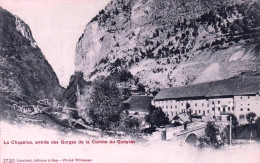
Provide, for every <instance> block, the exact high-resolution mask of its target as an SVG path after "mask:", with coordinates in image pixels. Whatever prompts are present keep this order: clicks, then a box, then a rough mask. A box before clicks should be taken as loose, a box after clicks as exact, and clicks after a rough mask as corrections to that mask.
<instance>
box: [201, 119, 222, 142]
mask: <svg viewBox="0 0 260 163" xmlns="http://www.w3.org/2000/svg"><path fill="white" fill-rule="evenodd" d="M205 135H206V137H208V138H209V143H210V144H211V145H212V146H214V147H219V146H220V145H222V142H221V139H219V129H218V128H217V126H216V125H215V123H214V122H208V123H207V126H206V128H205Z"/></svg>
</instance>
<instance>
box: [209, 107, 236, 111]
mask: <svg viewBox="0 0 260 163" xmlns="http://www.w3.org/2000/svg"><path fill="white" fill-rule="evenodd" d="M217 109H218V111H221V107H218V108H217ZM234 110H235V108H234V106H233V107H232V111H234ZM212 111H215V108H212ZM222 111H223V112H226V111H231V107H227V110H226V107H223V109H222Z"/></svg>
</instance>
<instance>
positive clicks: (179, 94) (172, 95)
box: [154, 82, 212, 100]
mask: <svg viewBox="0 0 260 163" xmlns="http://www.w3.org/2000/svg"><path fill="white" fill-rule="evenodd" d="M211 84H212V82H208V83H201V84H196V85H188V86H182V87H172V88H166V89H163V90H161V91H160V92H159V93H158V94H157V95H156V96H155V97H154V100H162V99H177V98H187V97H204V96H206V95H207V93H208V91H209V88H210V85H211Z"/></svg>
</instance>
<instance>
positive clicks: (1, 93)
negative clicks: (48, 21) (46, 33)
mask: <svg viewBox="0 0 260 163" xmlns="http://www.w3.org/2000/svg"><path fill="white" fill-rule="evenodd" d="M0 63H1V64H0V74H1V77H0V111H1V113H0V114H1V117H6V116H7V117H8V116H9V117H12V115H11V116H10V114H12V113H15V108H14V107H13V106H14V104H16V105H18V106H29V105H33V104H36V103H37V100H39V99H52V98H54V97H56V98H58V97H59V96H60V94H61V92H62V91H63V89H62V87H61V86H60V85H59V82H58V78H57V77H56V75H55V73H54V71H53V69H52V68H51V66H50V65H49V63H48V62H47V61H46V59H45V57H44V55H43V54H42V52H41V50H40V48H39V47H38V46H37V44H36V42H35V40H34V39H33V37H32V33H31V30H30V28H29V27H28V25H27V24H26V23H24V22H23V21H22V20H21V19H20V18H18V17H17V16H14V15H12V14H11V13H9V12H8V11H6V10H5V9H3V8H1V7H0ZM10 109H11V110H10ZM12 118H14V117H12Z"/></svg>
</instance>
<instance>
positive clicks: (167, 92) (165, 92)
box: [153, 76, 260, 101]
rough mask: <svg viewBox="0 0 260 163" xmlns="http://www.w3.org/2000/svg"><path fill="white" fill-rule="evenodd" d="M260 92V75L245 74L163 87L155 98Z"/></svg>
mask: <svg viewBox="0 0 260 163" xmlns="http://www.w3.org/2000/svg"><path fill="white" fill-rule="evenodd" d="M258 92H260V76H245V77H239V78H231V79H225V80H219V81H214V82H207V83H200V84H195V85H189V86H181V87H172V88H166V89H162V90H161V91H160V92H159V93H158V94H157V95H156V96H155V97H154V99H153V100H155V101H156V100H167V99H182V98H200V97H223V96H235V95H253V94H254V95H255V94H257V93H258Z"/></svg>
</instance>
